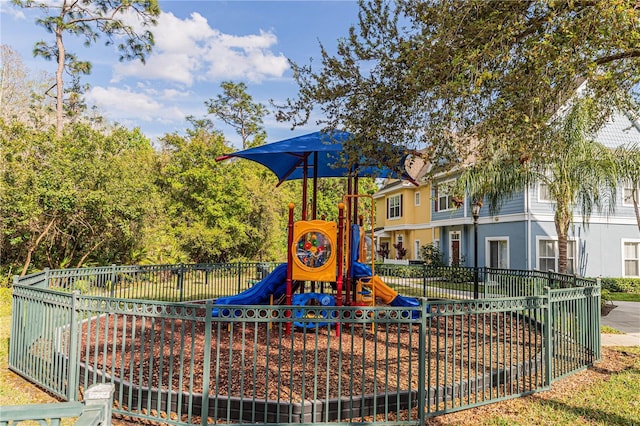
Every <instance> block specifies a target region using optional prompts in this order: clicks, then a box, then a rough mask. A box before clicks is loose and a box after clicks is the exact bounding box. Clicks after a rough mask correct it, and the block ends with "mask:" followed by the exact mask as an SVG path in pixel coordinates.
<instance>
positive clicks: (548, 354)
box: [544, 287, 553, 389]
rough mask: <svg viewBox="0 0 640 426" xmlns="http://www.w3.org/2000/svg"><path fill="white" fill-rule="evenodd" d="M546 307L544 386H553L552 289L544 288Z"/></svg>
mask: <svg viewBox="0 0 640 426" xmlns="http://www.w3.org/2000/svg"><path fill="white" fill-rule="evenodd" d="M544 298H545V308H544V364H545V384H544V388H545V389H549V388H550V387H551V380H552V379H553V359H552V356H553V342H552V338H551V336H552V334H551V328H552V325H553V324H552V321H553V318H552V315H551V289H550V288H549V287H545V288H544Z"/></svg>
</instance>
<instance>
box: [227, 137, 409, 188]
mask: <svg viewBox="0 0 640 426" xmlns="http://www.w3.org/2000/svg"><path fill="white" fill-rule="evenodd" d="M353 139H354V136H353V134H351V133H349V132H342V131H334V132H331V133H325V132H314V133H309V134H306V135H301V136H296V137H294V138H290V139H285V140H282V141H279V142H273V143H270V144H265V145H261V146H258V147H255V148H249V149H245V150H243V151H238V152H234V153H233V154H228V155H225V156H222V157H219V158H218V159H217V160H218V161H221V160H226V159H228V158H246V159H247V160H251V161H255V162H257V163H260V164H262V165H263V166H265V167H267V168H269V169H270V170H271V171H272V172H273V173H275V175H276V176H277V177H278V180H279V181H280V183H282V182H284V181H286V180H293V179H302V178H303V176H304V166H305V158H306V166H307V177H309V178H312V177H314V176H317V177H347V176H350V175H351V176H354V175H357V176H371V177H400V178H405V179H409V180H413V179H412V178H411V177H410V176H408V174H406V173H402V175H401V176H399V175H398V173H397V172H396V171H394V170H391V169H389V168H386V167H377V166H370V165H369V166H366V165H363V166H357V168H356V169H355V172H353V173H350V170H349V168H348V167H346V166H345V165H344V163H345V161H344V158H343V155H346V154H345V153H344V152H343V143H344V142H347V141H349V140H353ZM397 152H398V159H397V161H398V165H401V164H404V161H405V159H406V155H403V154H402V150H401V148H400V147H397ZM402 169H404V166H403V167H402Z"/></svg>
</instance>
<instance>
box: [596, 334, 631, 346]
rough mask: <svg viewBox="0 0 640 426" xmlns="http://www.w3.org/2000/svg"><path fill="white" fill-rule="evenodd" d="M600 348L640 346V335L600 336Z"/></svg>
mask: <svg viewBox="0 0 640 426" xmlns="http://www.w3.org/2000/svg"><path fill="white" fill-rule="evenodd" d="M600 340H601V342H602V346H640V333H627V334H602V335H601V336H600Z"/></svg>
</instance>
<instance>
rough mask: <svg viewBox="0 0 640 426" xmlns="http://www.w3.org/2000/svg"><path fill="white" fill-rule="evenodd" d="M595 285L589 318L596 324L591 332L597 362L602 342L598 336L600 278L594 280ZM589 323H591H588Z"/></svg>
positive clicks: (600, 298)
mask: <svg viewBox="0 0 640 426" xmlns="http://www.w3.org/2000/svg"><path fill="white" fill-rule="evenodd" d="M596 285H597V286H598V287H597V288H596V289H594V290H595V292H596V293H595V294H596V295H597V296H596V297H595V298H594V297H593V294H594V292H593V291H592V292H591V300H592V302H593V303H594V305H595V306H593V305H592V306H593V309H592V310H591V318H590V320H591V319H592V318H594V317H595V323H596V327H594V329H593V330H592V331H591V332H592V333H593V337H594V338H593V340H592V342H593V344H594V346H595V347H594V348H593V350H594V353H595V356H596V359H597V360H599V359H600V358H601V356H602V352H601V351H602V342H601V336H600V327H601V325H602V324H601V320H602V317H601V316H600V309H601V306H602V279H601V278H600V277H598V278H596ZM589 322H591V321H589Z"/></svg>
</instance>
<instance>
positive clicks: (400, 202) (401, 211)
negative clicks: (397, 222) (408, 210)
mask: <svg viewBox="0 0 640 426" xmlns="http://www.w3.org/2000/svg"><path fill="white" fill-rule="evenodd" d="M400 217H402V194H400Z"/></svg>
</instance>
